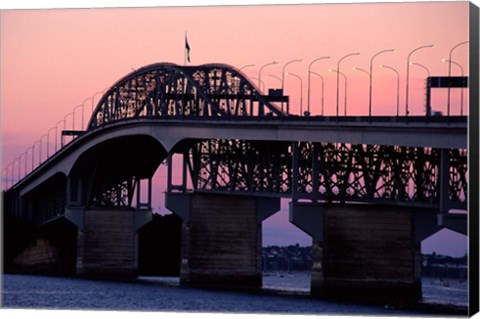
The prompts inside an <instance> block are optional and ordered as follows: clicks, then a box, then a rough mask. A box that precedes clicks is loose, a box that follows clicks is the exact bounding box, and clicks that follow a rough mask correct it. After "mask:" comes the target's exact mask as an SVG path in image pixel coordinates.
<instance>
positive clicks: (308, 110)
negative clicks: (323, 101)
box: [307, 56, 330, 115]
mask: <svg viewBox="0 0 480 319" xmlns="http://www.w3.org/2000/svg"><path fill="white" fill-rule="evenodd" d="M324 59H330V57H329V56H322V57H320V58H316V59H315V60H313V61H312V62H310V64H309V65H308V90H307V91H308V93H307V99H308V101H307V112H308V114H310V74H311V73H312V71H311V69H312V65H313V64H314V63H315V62H317V61H319V60H324ZM322 87H323V78H322ZM322 115H323V106H322Z"/></svg>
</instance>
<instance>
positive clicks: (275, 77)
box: [268, 74, 282, 85]
mask: <svg viewBox="0 0 480 319" xmlns="http://www.w3.org/2000/svg"><path fill="white" fill-rule="evenodd" d="M268 76H270V77H272V78H274V79H277V80H279V81H280V85H282V79H281V78H279V77H278V76H276V75H274V74H269V75H268Z"/></svg>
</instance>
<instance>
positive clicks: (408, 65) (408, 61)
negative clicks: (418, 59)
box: [405, 44, 433, 116]
mask: <svg viewBox="0 0 480 319" xmlns="http://www.w3.org/2000/svg"><path fill="white" fill-rule="evenodd" d="M431 47H433V44H429V45H422V46H421V47H418V48H416V49H413V50H412V51H410V53H409V54H408V56H407V84H406V94H405V116H408V113H409V111H408V84H409V80H410V57H411V56H412V54H413V53H414V52H416V51H418V50H421V49H425V48H431Z"/></svg>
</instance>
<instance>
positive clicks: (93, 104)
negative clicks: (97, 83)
mask: <svg viewBox="0 0 480 319" xmlns="http://www.w3.org/2000/svg"><path fill="white" fill-rule="evenodd" d="M107 89H108V88H106V89H105V90H103V91H98V92H96V93H94V94H93V95H92V114H93V108H94V107H95V96H97V95H98V94H100V93H102V94H103V93H105V91H106V90H107Z"/></svg>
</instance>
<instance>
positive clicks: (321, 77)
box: [310, 71, 325, 116]
mask: <svg viewBox="0 0 480 319" xmlns="http://www.w3.org/2000/svg"><path fill="white" fill-rule="evenodd" d="M310 73H311V74H313V75H316V76H318V77H319V78H320V79H321V80H322V100H321V101H322V116H323V115H324V92H325V90H324V83H325V81H324V79H323V76H321V75H320V74H318V73H317V72H313V71H311V72H310Z"/></svg>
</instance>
